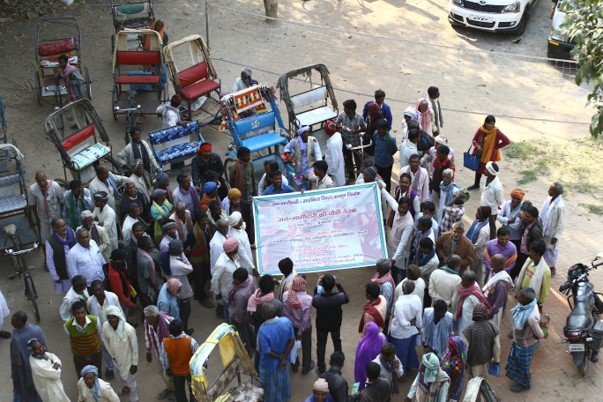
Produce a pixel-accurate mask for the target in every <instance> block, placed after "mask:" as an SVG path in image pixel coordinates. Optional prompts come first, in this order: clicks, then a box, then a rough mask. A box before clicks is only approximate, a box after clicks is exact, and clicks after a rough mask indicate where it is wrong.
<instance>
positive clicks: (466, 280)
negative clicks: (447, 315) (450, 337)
mask: <svg viewBox="0 0 603 402" xmlns="http://www.w3.org/2000/svg"><path fill="white" fill-rule="evenodd" d="M458 295H459V296H458V300H456V303H455V304H453V306H452V313H453V314H454V318H455V320H456V321H457V322H458V327H459V328H458V333H459V335H460V336H462V337H463V338H464V334H463V332H464V331H465V328H467V327H468V326H469V325H471V324H472V323H473V309H474V308H475V306H477V305H478V304H479V303H483V304H484V305H485V306H486V307H488V306H490V303H488V300H486V297H485V296H484V294H483V293H482V290H481V289H480V287H479V286H478V284H477V282H476V277H475V272H473V271H470V270H467V271H465V272H463V276H462V278H461V286H459V289H458Z"/></svg>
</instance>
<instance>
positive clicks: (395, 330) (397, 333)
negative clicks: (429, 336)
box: [389, 281, 423, 370]
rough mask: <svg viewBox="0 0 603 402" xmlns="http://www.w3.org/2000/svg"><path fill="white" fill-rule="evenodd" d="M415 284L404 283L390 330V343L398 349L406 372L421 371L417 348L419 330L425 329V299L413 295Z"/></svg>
mask: <svg viewBox="0 0 603 402" xmlns="http://www.w3.org/2000/svg"><path fill="white" fill-rule="evenodd" d="M414 290H415V283H414V282H412V281H405V282H403V283H402V295H401V296H400V297H399V298H398V300H397V301H396V304H395V305H394V308H393V315H392V322H391V326H390V330H389V334H390V341H391V343H392V344H393V345H394V346H395V347H396V356H398V359H400V362H401V363H402V367H404V368H405V369H406V370H408V369H409V368H411V369H413V370H418V369H419V358H418V356H417V351H416V346H417V337H418V336H419V330H420V329H421V328H422V327H423V299H422V298H420V297H419V296H417V295H415V294H413V291H414Z"/></svg>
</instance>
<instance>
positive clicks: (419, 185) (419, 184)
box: [400, 153, 429, 202]
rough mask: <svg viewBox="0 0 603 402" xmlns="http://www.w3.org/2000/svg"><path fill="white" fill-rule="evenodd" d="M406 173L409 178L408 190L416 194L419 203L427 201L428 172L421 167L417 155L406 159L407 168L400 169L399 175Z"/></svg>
mask: <svg viewBox="0 0 603 402" xmlns="http://www.w3.org/2000/svg"><path fill="white" fill-rule="evenodd" d="M402 173H408V174H409V175H410V178H411V183H412V184H411V186H410V189H411V190H412V191H414V192H415V194H417V197H419V199H420V200H421V202H426V201H429V172H427V169H425V168H423V167H421V162H420V159H419V155H418V154H416V153H415V154H413V155H411V156H410V157H409V158H408V166H405V167H403V168H402V169H400V175H402Z"/></svg>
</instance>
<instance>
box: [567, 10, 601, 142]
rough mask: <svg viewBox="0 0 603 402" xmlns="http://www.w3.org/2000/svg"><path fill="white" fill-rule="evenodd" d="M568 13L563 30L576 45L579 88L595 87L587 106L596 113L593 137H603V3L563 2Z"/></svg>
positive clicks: (591, 125)
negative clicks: (592, 107) (586, 84)
mask: <svg viewBox="0 0 603 402" xmlns="http://www.w3.org/2000/svg"><path fill="white" fill-rule="evenodd" d="M562 1H563V3H562V4H561V8H562V10H563V11H565V12H566V16H565V22H564V23H563V25H562V26H561V27H562V29H563V31H564V35H566V37H568V38H569V39H570V40H571V41H572V42H574V43H575V44H576V47H575V48H574V50H573V51H572V55H573V56H574V57H575V58H576V60H577V61H578V71H577V72H576V84H577V85H581V84H582V82H586V83H588V84H590V83H592V84H593V88H592V91H591V93H590V94H588V103H589V104H591V105H593V106H594V108H595V109H596V112H595V114H594V115H593V117H592V120H591V123H590V133H591V135H592V136H593V137H595V138H597V137H599V135H602V134H603V82H601V78H602V77H603V2H602V1H601V0H562Z"/></svg>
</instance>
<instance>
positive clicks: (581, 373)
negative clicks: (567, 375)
mask: <svg viewBox="0 0 603 402" xmlns="http://www.w3.org/2000/svg"><path fill="white" fill-rule="evenodd" d="M577 367H578V375H579V376H580V377H584V376H585V375H586V370H588V357H587V356H586V355H585V356H584V359H583V360H582V363H580V364H578V366H577Z"/></svg>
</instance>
